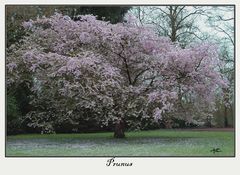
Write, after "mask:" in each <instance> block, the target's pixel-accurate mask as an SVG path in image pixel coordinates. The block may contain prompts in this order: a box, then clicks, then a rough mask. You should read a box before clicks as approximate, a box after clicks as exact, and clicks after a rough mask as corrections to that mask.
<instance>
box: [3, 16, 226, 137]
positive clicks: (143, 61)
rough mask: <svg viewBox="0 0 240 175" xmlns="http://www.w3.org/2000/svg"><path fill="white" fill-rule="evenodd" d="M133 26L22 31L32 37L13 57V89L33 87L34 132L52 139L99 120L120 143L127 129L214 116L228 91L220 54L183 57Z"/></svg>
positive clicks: (197, 49)
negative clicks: (68, 126) (51, 134)
mask: <svg viewBox="0 0 240 175" xmlns="http://www.w3.org/2000/svg"><path fill="white" fill-rule="evenodd" d="M131 21H132V19H131V18H130V17H129V19H128V22H126V23H118V24H110V23H108V22H104V21H100V20H96V18H95V17H94V16H90V15H85V16H79V20H77V21H73V20H71V18H69V17H68V16H63V15H61V14H55V15H54V16H52V17H50V18H41V19H37V20H36V21H29V22H25V23H24V24H23V25H24V27H25V29H26V30H27V31H28V33H29V34H28V36H27V37H25V38H24V39H23V40H22V42H21V45H18V46H12V47H10V48H9V50H8V53H7V71H8V72H7V73H8V76H7V83H8V86H16V85H17V84H20V83H21V82H22V81H29V82H31V83H29V84H31V90H32V92H33V94H34V95H33V96H32V97H31V99H32V102H31V103H32V105H33V106H34V108H33V110H32V111H31V112H29V113H28V114H27V116H26V118H28V119H29V121H31V122H30V123H29V125H31V126H33V127H40V128H42V130H43V132H48V131H53V130H54V125H56V123H59V122H60V123H61V122H65V121H70V122H72V123H76V124H77V123H78V121H79V119H81V118H86V119H88V118H89V119H90V118H95V119H96V120H97V121H99V124H101V125H108V124H109V123H110V122H113V123H115V125H116V129H115V137H124V129H123V123H127V124H130V123H131V122H135V121H136V120H141V119H143V118H151V119H157V120H159V119H164V120H167V119H169V118H171V117H175V118H182V119H184V120H186V121H192V120H195V119H199V118H204V117H206V116H208V115H211V113H212V112H213V110H214V104H215V99H214V97H215V96H216V92H221V89H222V88H223V87H226V86H227V85H226V82H225V81H224V80H223V78H222V75H221V74H220V73H219V72H218V71H217V70H216V67H217V65H218V64H219V62H218V59H217V51H216V48H215V46H213V45H210V44H201V45H197V46H190V47H189V48H186V49H181V48H180V47H178V46H177V45H174V44H172V43H171V41H170V40H169V39H167V38H165V37H158V36H157V35H156V34H155V33H154V32H153V31H152V30H151V29H150V28H146V27H137V26H134V25H133V23H132V22H131ZM29 74H30V75H32V76H26V75H29ZM29 77H32V78H29Z"/></svg>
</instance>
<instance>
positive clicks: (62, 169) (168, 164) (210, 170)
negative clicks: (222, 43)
mask: <svg viewBox="0 0 240 175" xmlns="http://www.w3.org/2000/svg"><path fill="white" fill-rule="evenodd" d="M100 3H102V4H183V3H186V4H235V5H236V48H239V43H240V38H239V37H238V33H239V29H240V28H239V27H240V26H239V24H238V21H239V20H240V19H239V18H240V17H239V16H240V13H239V12H240V1H238V0H231V1H226V0H202V1H199V0H191V1H190V0H188V1H187V0H185V1H180V0H171V2H169V1H167V0H151V1H149V0H142V1H139V0H121V1H110V0H105V1H103V0H101V1H100V0H88V1H82V0H81V1H80V0H69V1H68V0H61V1H57V0H51V2H50V1H49V0H38V1H36V0H35V1H30V0H21V1H20V0H2V1H1V2H0V34H1V35H0V133H1V134H0V174H6V175H13V174H14V175H33V174H34V175H38V174H39V175H48V174H52V175H55V174H56V175H68V174H69V175H72V174H75V175H82V174H83V175H85V174H105V175H107V174H113V175H115V174H121V175H123V174H155V173H157V174H164V175H165V174H166V175H168V174H184V175H202V174H212V175H213V174H214V175H215V174H217V175H228V174H229V175H230V174H231V175H235V174H237V171H238V173H239V172H240V170H239V168H238V167H239V165H240V149H239V144H238V143H239V141H240V139H239V136H240V135H239V134H238V133H239V128H240V123H239V119H238V114H239V113H240V111H239V109H240V108H238V106H239V105H240V104H239V102H238V101H239V100H238V99H239V97H240V94H239V91H238V90H239V87H240V84H239V83H240V82H239V70H240V65H239V60H238V59H240V58H238V56H239V52H238V50H237V49H236V121H235V122H236V157H235V158H119V160H121V161H124V160H125V161H126V162H133V166H132V167H107V166H105V164H106V160H107V159H108V158H5V131H4V130H5V123H4V121H5V100H4V98H5V82H4V81H5V72H4V67H5V66H4V65H5V55H4V54H5V44H4V42H5V31H4V30H5V29H4V26H5V24H4V18H5V17H4V12H5V5H6V4H8V5H9V4H100Z"/></svg>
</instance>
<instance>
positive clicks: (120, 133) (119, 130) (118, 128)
mask: <svg viewBox="0 0 240 175" xmlns="http://www.w3.org/2000/svg"><path fill="white" fill-rule="evenodd" d="M114 137H115V138H124V137H125V134H124V121H123V120H122V119H121V120H119V121H118V122H117V123H116V125H115V130H114Z"/></svg>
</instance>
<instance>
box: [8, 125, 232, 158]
mask: <svg viewBox="0 0 240 175" xmlns="http://www.w3.org/2000/svg"><path fill="white" fill-rule="evenodd" d="M213 148H220V149H221V151H222V152H217V153H215V154H213V152H211V151H210V150H212V149H213ZM6 156H109V157H112V156H234V132H226V131H184V130H154V131H139V132H127V133H126V138H125V139H114V138H113V133H109V132H108V133H90V134H52V135H39V134H31V135H16V136H8V137H7V143H6Z"/></svg>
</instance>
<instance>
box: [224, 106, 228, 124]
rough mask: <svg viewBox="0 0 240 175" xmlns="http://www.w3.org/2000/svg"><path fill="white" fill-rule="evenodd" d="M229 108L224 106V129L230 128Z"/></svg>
mask: <svg viewBox="0 0 240 175" xmlns="http://www.w3.org/2000/svg"><path fill="white" fill-rule="evenodd" d="M227 115H228V114H227V107H226V106H224V127H225V128H226V127H228V119H227Z"/></svg>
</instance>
